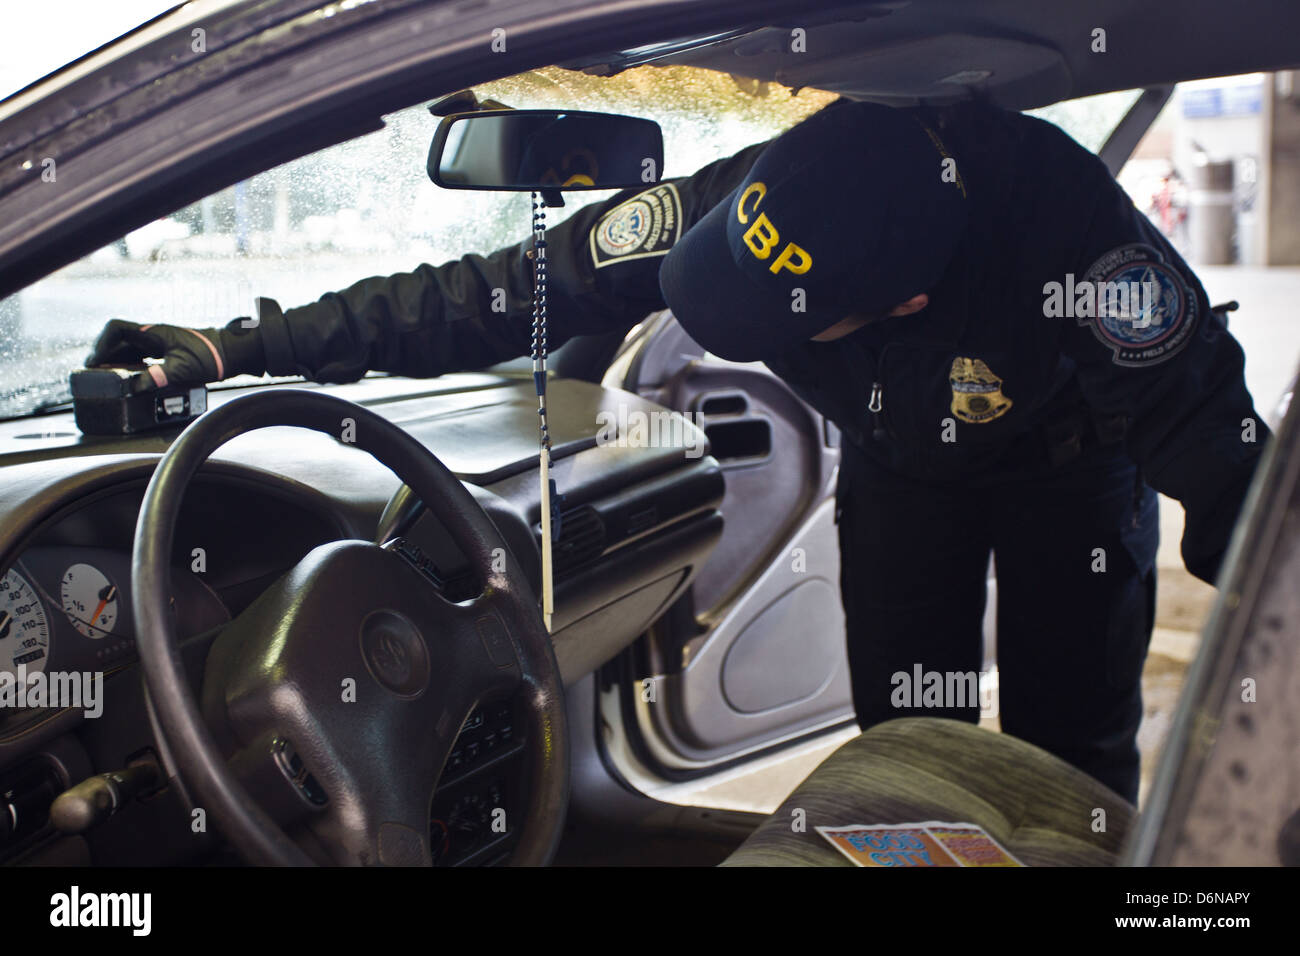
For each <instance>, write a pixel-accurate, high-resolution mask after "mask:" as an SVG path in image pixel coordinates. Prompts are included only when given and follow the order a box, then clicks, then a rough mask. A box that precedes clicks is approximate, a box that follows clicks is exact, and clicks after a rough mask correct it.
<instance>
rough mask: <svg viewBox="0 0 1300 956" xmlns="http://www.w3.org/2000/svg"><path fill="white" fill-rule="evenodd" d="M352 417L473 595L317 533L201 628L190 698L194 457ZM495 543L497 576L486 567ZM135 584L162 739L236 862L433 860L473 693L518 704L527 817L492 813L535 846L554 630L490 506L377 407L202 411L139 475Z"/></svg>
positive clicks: (267, 405) (546, 765)
mask: <svg viewBox="0 0 1300 956" xmlns="http://www.w3.org/2000/svg"><path fill="white" fill-rule="evenodd" d="M349 419H350V420H351V426H350V430H351V431H352V432H353V436H354V437H355V442H354V444H355V445H356V446H357V447H359V448H361V449H363V450H364V451H367V452H369V453H370V454H371V455H372V456H374V458H375V459H376V460H378V461H379V462H381V463H382V464H384V465H385V466H387V467H388V468H390V469H391V470H392V471H393V472H394V473H395V474H396V475H397V476H398V478H400V479H401V480H402V481H404V482H405V483H406V484H407V485H409V486H410V488H411V489H412V490H413V491H414V493H415V494H416V495H417V496H418V497H419V498H420V499H421V500H422V501H424V502H425V503H426V505H427V506H428V508H429V510H430V511H432V512H433V514H434V516H435V517H436V518H437V519H438V520H439V521H440V522H441V523H442V526H443V527H444V528H446V530H447V532H448V533H449V534H450V536H451V538H452V539H453V540H454V541H455V543H456V545H457V547H459V548H460V550H461V552H462V553H463V554H464V555H465V556H466V557H467V558H468V559H469V561H470V564H471V566H472V567H473V568H474V570H475V571H476V572H477V574H478V579H479V581H480V582H482V583H483V584H484V589H483V591H482V593H481V594H479V595H478V596H477V597H475V598H473V599H471V600H468V601H464V602H461V603H452V602H451V601H449V600H447V599H446V598H444V597H443V596H442V594H441V593H440V592H439V591H438V589H437V587H436V586H435V584H434V582H433V581H432V580H431V579H430V578H428V577H427V576H426V575H425V574H423V573H422V572H421V571H419V570H417V569H416V568H415V567H414V566H413V565H412V563H411V562H410V561H408V560H407V559H406V558H405V557H403V556H402V555H401V554H400V553H399V552H398V551H397V550H395V549H393V548H390V547H384V546H382V545H380V544H375V543H371V542H367V541H356V540H348V541H334V542H330V543H328V544H323V545H320V546H319V547H317V548H315V549H314V550H312V551H311V552H310V553H308V554H307V555H306V556H305V557H304V558H303V559H302V560H301V561H300V562H299V563H298V564H297V565H296V566H295V567H294V568H292V569H291V570H290V571H288V572H287V573H286V574H285V575H284V576H283V577H281V578H280V579H279V580H278V581H276V582H275V583H274V584H272V585H271V586H270V587H269V588H268V589H267V590H266V592H264V593H263V594H262V595H261V596H260V597H259V598H258V599H257V600H256V601H254V602H253V604H252V605H250V606H249V607H248V608H247V609H246V610H245V611H244V612H243V613H242V614H240V615H239V617H238V618H236V619H235V620H234V621H232V622H231V623H230V624H229V625H227V626H226V627H225V629H224V630H223V631H222V633H221V634H220V635H219V636H218V637H217V638H216V640H215V642H214V643H213V645H212V648H211V651H210V653H209V655H208V659H207V664H206V667H205V671H204V675H203V689H202V695H201V704H200V701H199V700H196V699H195V694H194V692H193V691H192V689H191V685H190V681H189V679H188V678H187V676H186V670H185V667H184V665H183V663H182V658H181V654H180V648H179V644H178V642H177V637H176V623H175V621H174V618H173V613H172V610H171V608H170V595H171V593H172V592H171V580H170V577H171V571H170V568H171V559H172V538H173V533H174V530H175V528H176V519H177V512H178V510H179V508H180V504H181V500H182V498H183V496H184V494H185V491H186V488H187V486H188V485H189V483H190V481H191V479H192V478H193V477H194V475H195V473H196V471H197V470H198V468H199V467H200V466H201V465H202V464H203V462H204V461H206V460H207V458H208V456H210V455H211V454H212V453H213V452H214V451H215V450H216V449H217V448H219V447H220V446H221V445H223V444H225V443H226V442H227V441H229V440H230V439H232V438H234V437H236V436H238V435H241V434H243V433H245V432H249V431H253V430H255V429H258V428H265V427H268V426H273V425H292V426H297V427H300V428H310V429H313V430H315V431H318V432H323V433H325V434H328V435H331V436H333V437H336V438H338V437H340V435H341V434H343V431H344V429H345V427H348V421H347V420H349ZM496 549H501V550H500V551H496V555H497V556H498V557H499V556H500V555H502V554H504V555H505V556H506V561H505V568H506V570H505V571H498V570H494V565H495V567H500V566H501V564H500V561H496V562H494V561H493V552H494V551H495V550H496ZM131 582H132V585H133V591H134V593H133V595H132V598H133V603H134V608H135V619H136V624H137V631H138V633H137V636H136V645H137V647H138V648H139V653H140V658H141V661H142V663H143V667H144V676H145V685H146V689H147V693H148V697H149V703H150V705H151V707H152V708H153V712H154V715H155V721H154V723H155V732H156V733H161V734H162V736H163V737H164V740H162V741H160V742H159V744H160V747H162V748H163V749H164V750H165V752H168V753H170V755H171V759H172V761H173V762H174V763H175V765H176V770H177V773H178V775H179V777H180V781H181V783H182V785H183V786H184V787H185V788H186V789H187V791H188V793H189V796H190V797H191V799H192V800H193V801H194V803H195V806H197V807H202V808H203V809H204V811H205V813H206V814H207V817H208V819H209V820H210V821H211V822H212V823H214V824H215V826H216V827H217V829H218V830H219V831H220V832H221V833H222V834H223V835H224V836H225V838H226V839H227V840H228V841H229V842H230V843H231V844H232V846H233V847H234V848H235V849H236V851H237V852H239V853H240V855H241V856H242V857H243V858H244V859H245V860H246V861H248V862H250V863H255V864H264V865H265V864H272V865H310V864H313V863H316V862H333V863H338V864H345V865H376V864H378V865H397V866H402V865H406V866H410V865H430V864H431V863H432V853H431V847H430V832H429V827H430V804H431V801H432V798H433V793H434V790H435V789H436V787H437V784H438V781H439V779H440V777H441V775H442V771H443V767H444V764H445V763H446V761H447V757H448V754H449V753H450V752H451V749H452V746H453V744H454V742H455V740H456V737H457V734H458V733H459V731H460V730H461V727H462V724H464V722H465V720H466V718H467V717H468V716H469V715H470V713H471V712H472V711H473V709H474V708H475V707H476V706H477V705H478V704H479V703H480V702H482V701H485V700H492V701H494V702H495V701H499V700H502V699H504V698H506V697H507V696H508V697H510V698H511V699H512V700H514V701H516V702H517V703H518V706H519V707H520V709H521V711H522V712H523V714H524V719H523V730H524V734H525V738H526V739H525V743H524V757H523V763H524V764H525V767H526V773H527V779H526V784H525V786H526V792H527V794H528V798H527V800H526V809H524V810H523V811H522V812H523V815H522V819H520V818H519V816H518V814H519V813H520V811H519V810H515V811H513V812H514V813H515V814H516V817H515V819H514V820H513V821H511V820H506V821H505V823H506V824H507V826H508V827H509V828H510V829H514V828H515V827H520V828H521V832H520V834H519V837H518V843H517V844H516V846H515V850H514V852H513V854H512V856H511V859H510V862H512V863H515V864H525V865H528V864H536V865H540V864H544V863H546V862H547V861H548V860H549V859H550V857H551V855H552V854H553V852H554V849H555V846H556V844H557V842H558V840H559V836H560V832H561V829H562V827H563V824H564V814H565V809H566V807H567V804H568V786H569V741H568V729H567V725H566V720H565V711H564V696H563V689H562V685H561V681H560V676H559V668H558V666H557V664H556V661H555V653H554V650H553V648H552V645H551V640H550V636H549V635H548V634H547V632H546V629H545V627H544V625H543V623H542V620H541V615H540V614H539V612H538V609H537V603H536V600H535V598H534V596H533V593H532V590H531V588H530V587H529V584H528V582H527V579H526V578H525V577H524V576H523V574H522V572H521V570H520V564H519V562H518V561H516V560H515V559H514V557H513V555H511V554H510V551H509V548H508V547H507V546H506V543H505V541H504V540H503V539H502V537H501V535H500V533H499V532H498V531H497V529H496V528H495V526H494V525H493V524H492V522H491V520H490V519H489V518H488V516H487V514H486V513H485V512H484V511H483V509H482V508H481V507H480V506H479V504H478V502H476V501H475V500H474V498H473V497H472V496H471V495H470V493H469V492H468V491H467V490H466V489H465V488H464V486H463V485H461V483H460V481H459V480H458V479H457V478H456V477H455V476H454V475H452V473H451V472H450V471H448V470H447V468H446V466H445V465H443V464H442V462H440V461H439V460H438V459H437V458H436V457H435V456H434V455H432V454H431V453H430V452H429V451H428V450H427V449H425V448H424V447H423V446H422V445H420V444H419V442H417V441H416V440H415V439H414V438H412V437H411V436H410V435H408V434H407V433H406V432H404V431H403V430H402V429H401V428H399V427H398V426H396V425H394V424H393V423H392V422H389V421H387V420H385V419H383V418H381V417H379V416H378V415H376V414H375V413H373V412H371V411H369V410H368V409H365V408H363V407H361V406H359V405H355V404H353V403H352V402H348V401H344V400H343V399H339V398H335V397H333V396H330V395H324V394H321V393H319V392H312V391H308V390H306V389H276V390H271V391H265V392H255V393H252V394H250V395H246V396H241V397H239V398H236V399H234V400H232V401H229V402H226V403H225V404H223V405H221V406H219V407H217V408H215V409H213V410H211V411H209V412H207V413H206V414H204V415H203V416H201V417H200V418H198V419H197V420H195V421H194V422H193V423H192V424H191V425H190V426H189V427H188V428H187V429H186V430H185V432H184V433H183V434H181V436H180V437H179V438H178V439H177V440H176V441H175V442H174V443H173V444H172V446H171V448H170V449H169V450H168V451H167V453H166V454H165V455H164V456H163V458H162V460H161V461H160V462H159V464H158V467H157V469H156V470H155V472H154V474H153V478H152V480H151V481H150V482H149V487H148V488H147V490H146V491H145V495H144V502H143V504H142V506H141V508H140V517H139V520H138V522H137V524H136V530H135V546H134V553H133V555H132V561H131ZM349 687H351V693H349ZM250 790H251V791H254V792H256V793H257V794H258V796H259V798H260V799H259V800H254V799H253V797H252V796H251V795H250ZM291 825H292V826H291ZM291 830H292V832H295V833H296V837H294V838H291V837H290V835H289V832H290V831H291ZM309 849H310V851H311V852H308V850H309Z"/></svg>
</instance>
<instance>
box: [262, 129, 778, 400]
mask: <svg viewBox="0 0 1300 956" xmlns="http://www.w3.org/2000/svg"><path fill="white" fill-rule="evenodd" d="M765 145H766V143H759V144H755V145H754V146H750V147H747V148H746V149H744V150H741V151H740V152H739V153H736V154H735V155H733V156H730V157H728V158H726V159H721V160H718V161H716V162H714V163H711V164H709V165H708V166H705V167H703V168H702V169H701V170H699V171H698V172H696V173H695V174H694V175H692V176H689V177H684V178H679V179H671V180H665V181H664V182H663V183H660V184H659V185H657V186H651V187H648V188H647V189H631V190H625V191H623V192H620V193H619V194H617V195H615V196H613V197H611V198H610V199H608V200H605V201H603V202H599V203H593V204H591V205H589V206H586V207H583V208H582V209H579V210H578V211H577V212H575V213H574V214H573V215H571V216H569V217H568V218H567V219H566V220H564V221H563V222H561V223H559V224H558V225H556V226H554V227H553V228H551V229H548V231H547V277H548V282H547V301H548V309H547V314H548V343H549V346H550V347H551V348H558V347H559V346H560V345H562V344H563V343H564V342H565V341H567V340H568V339H569V338H571V337H572V336H575V335H583V334H592V333H600V332H610V331H615V330H626V329H629V328H631V327H632V326H633V325H635V324H636V323H637V322H639V321H641V320H642V319H643V318H645V316H646V315H648V314H649V313H651V312H654V311H656V310H658V309H662V308H664V307H665V304H664V301H663V296H662V294H661V293H660V291H659V279H658V276H659V265H660V262H661V261H662V258H663V256H664V255H665V254H666V253H667V252H668V249H669V248H671V246H672V243H673V242H675V241H676V239H677V238H678V237H679V236H680V235H681V233H682V232H684V231H685V230H686V229H687V228H689V227H690V226H691V225H692V224H693V223H694V222H696V221H697V220H698V219H700V218H701V217H702V216H703V215H704V214H705V213H706V212H708V211H709V209H711V208H712V207H713V206H714V205H716V204H717V203H718V202H719V201H720V200H722V199H723V198H724V197H725V196H726V195H727V194H728V193H729V192H730V191H731V190H732V189H734V188H735V187H736V186H737V185H738V184H739V183H740V180H741V179H743V178H744V176H745V174H746V173H747V172H748V171H749V168H750V166H752V165H753V162H754V159H755V158H756V157H757V155H758V153H759V152H761V150H762V149H763V147H764V146H765ZM638 197H641V198H643V199H645V200H647V201H646V202H645V203H643V204H642V205H640V206H634V207H626V208H624V209H622V210H621V212H622V213H623V215H622V216H621V217H619V218H618V219H617V221H615V222H607V221H606V220H605V217H606V216H607V215H612V216H619V212H620V210H619V207H620V206H622V205H623V204H624V203H628V202H629V201H631V200H634V199H636V198H638ZM552 215H554V213H552ZM521 225H526V224H523V223H521ZM602 226H609V227H611V228H610V229H608V230H606V233H605V237H604V240H603V242H598V241H597V240H598V238H601V237H600V236H599V235H597V233H598V232H599V230H600V229H601V227H602ZM614 227H617V228H614ZM531 247H532V239H531V237H529V238H528V239H526V240H524V241H522V242H519V243H517V244H515V245H513V246H509V247H507V248H505V249H500V250H498V251H496V252H494V253H492V254H491V255H488V256H480V255H467V256H464V257H463V258H461V259H458V260H455V261H453V262H448V263H446V264H444V265H441V266H436V267H435V266H430V265H421V266H418V267H416V268H415V269H414V270H413V271H412V272H405V273H400V274H397V275H392V276H387V277H374V278H369V279H363V280H361V281H360V282H357V283H356V284H354V285H351V286H349V287H348V288H346V289H344V290H342V291H341V292H331V293H328V294H327V295H324V296H322V297H321V298H320V300H319V301H317V302H315V303H312V304H311V305H306V306H302V307H300V308H294V309H288V310H285V311H281V310H280V307H279V305H278V304H277V303H275V302H274V301H273V300H269V299H262V300H261V303H260V312H259V317H260V319H261V328H262V340H263V347H264V349H265V351H266V357H267V371H269V372H270V373H271V374H276V375H302V376H305V377H306V378H309V379H313V380H315V381H318V382H351V381H355V380H357V379H359V378H360V377H361V376H362V375H364V374H365V373H366V372H367V371H371V370H373V371H384V372H394V373H397V374H401V375H411V376H417V377H428V376H435V375H441V374H443V373H445V372H451V371H457V370H465V369H477V368H484V367H486V366H488V365H492V364H494V363H496V362H501V361H505V360H508V359H512V358H517V357H518V356H521V355H526V354H528V353H529V352H530V350H531V337H532V312H533V265H532V260H531V259H529V258H528V257H527V255H526V251H527V250H528V249H530V248H531ZM498 289H500V290H503V291H502V293H500V294H498V293H497V292H496V291H495V290H498ZM494 301H495V302H497V303H500V304H503V305H504V311H500V305H498V310H497V311H494V310H493V304H494Z"/></svg>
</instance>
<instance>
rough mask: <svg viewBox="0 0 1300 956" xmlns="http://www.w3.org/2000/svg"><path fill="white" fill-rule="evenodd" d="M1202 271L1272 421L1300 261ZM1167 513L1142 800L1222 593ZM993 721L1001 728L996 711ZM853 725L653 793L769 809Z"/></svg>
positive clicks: (1292, 346)
mask: <svg viewBox="0 0 1300 956" xmlns="http://www.w3.org/2000/svg"><path fill="white" fill-rule="evenodd" d="M1196 272H1197V275H1198V276H1199V277H1200V279H1201V282H1202V284H1203V285H1204V286H1205V289H1206V292H1207V294H1208V295H1209V297H1210V301H1211V302H1212V303H1213V304H1215V305H1218V304H1220V303H1223V302H1227V301H1229V300H1232V299H1236V300H1237V301H1238V302H1239V303H1240V304H1241V308H1240V309H1239V310H1238V311H1236V312H1234V313H1232V314H1231V316H1230V318H1229V327H1230V329H1231V331H1232V333H1233V335H1234V336H1236V338H1237V340H1238V341H1239V342H1240V343H1241V345H1242V348H1243V349H1244V351H1245V353H1246V384H1247V386H1248V387H1249V388H1250V391H1251V394H1252V396H1254V399H1255V406H1256V409H1257V411H1258V412H1259V413H1260V415H1262V416H1263V417H1264V418H1265V420H1267V421H1271V422H1274V423H1275V421H1276V420H1275V418H1274V410H1275V408H1276V406H1277V404H1278V402H1279V400H1280V399H1281V398H1282V395H1283V393H1284V392H1285V390H1286V389H1287V387H1288V385H1289V384H1290V382H1291V380H1292V377H1293V376H1294V374H1295V372H1296V367H1297V360H1300V320H1298V319H1297V316H1296V310H1295V304H1296V303H1297V302H1300V268H1272V269H1265V268H1254V267H1242V266H1205V267H1201V268H1199V269H1197V270H1196ZM1160 523H1161V535H1160V551H1159V554H1158V556H1157V566H1158V568H1159V572H1158V573H1159V584H1158V586H1157V609H1156V628H1155V631H1154V633H1153V635H1152V639H1151V647H1150V650H1149V652H1148V655H1147V663H1146V667H1145V669H1144V671H1143V676H1142V688H1143V698H1144V703H1145V711H1146V712H1145V715H1144V718H1143V721H1142V726H1141V727H1140V728H1139V730H1138V746H1139V748H1140V750H1141V752H1142V783H1141V791H1140V795H1139V804H1140V803H1141V802H1142V801H1143V800H1144V799H1145V796H1146V793H1147V791H1148V789H1149V787H1150V783H1151V777H1152V774H1153V773H1154V771H1155V767H1156V764H1157V760H1158V757H1159V753H1160V749H1161V747H1162V746H1163V745H1164V741H1165V738H1166V736H1167V735H1168V733H1169V727H1170V723H1171V721H1172V718H1173V712H1174V708H1175V706H1176V704H1177V702H1178V695H1179V693H1180V692H1181V690H1182V685H1183V679H1184V677H1185V675H1186V671H1187V667H1188V665H1189V664H1190V663H1191V661H1192V659H1193V657H1194V656H1195V654H1196V651H1197V649H1198V647H1199V645H1200V631H1201V628H1202V627H1203V625H1204V623H1205V620H1206V617H1207V616H1208V614H1209V610H1210V607H1211V605H1212V603H1213V601H1214V597H1215V594H1216V592H1215V589H1214V588H1213V587H1211V586H1210V585H1208V584H1206V583H1205V582H1203V581H1200V580H1198V579H1197V578H1194V577H1192V575H1190V574H1189V573H1188V572H1187V571H1186V569H1185V568H1184V567H1183V563H1182V557H1181V555H1180V553H1179V550H1178V549H1179V541H1180V540H1181V538H1182V530H1183V509H1182V506H1181V505H1180V504H1179V503H1178V502H1177V501H1174V500H1172V499H1169V498H1164V497H1163V496H1162V497H1161V501H1160ZM986 723H988V724H990V725H991V729H996V721H986ZM854 735H855V731H841V732H839V733H836V734H834V735H833V736H830V737H826V738H822V739H819V740H817V741H813V742H810V743H807V744H804V745H802V746H799V747H796V748H791V749H790V750H788V751H786V752H784V753H782V754H780V755H779V756H777V757H774V758H767V759H765V760H762V761H760V762H756V763H754V764H753V765H751V766H749V767H745V768H741V769H737V770H732V771H730V772H727V773H725V774H721V775H718V776H715V777H711V778H709V779H706V780H698V781H692V782H691V783H689V784H678V785H673V786H669V787H665V788H663V789H661V790H656V791H655V796H657V797H658V798H659V799H662V800H668V801H670V802H674V803H684V804H695V805H700V806H712V807H723V808H728V809H736V810H752V811H756V812H759V813H770V812H772V811H773V810H774V809H776V807H778V806H779V805H780V804H781V802H782V801H783V800H784V799H785V798H786V797H787V796H788V795H789V793H790V792H791V791H792V790H793V789H794V788H795V787H796V786H797V785H798V784H799V783H800V781H802V780H803V779H804V778H805V777H806V776H807V775H808V774H809V773H810V772H811V771H812V770H813V769H814V768H815V767H816V766H817V765H818V764H819V763H821V761H823V760H824V759H826V757H828V756H829V755H830V754H831V753H832V752H833V751H834V750H835V749H836V748H837V747H839V746H840V745H841V744H842V743H844V742H845V741H846V740H848V739H850V738H851V737H853V736H854Z"/></svg>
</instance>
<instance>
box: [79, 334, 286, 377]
mask: <svg viewBox="0 0 1300 956" xmlns="http://www.w3.org/2000/svg"><path fill="white" fill-rule="evenodd" d="M248 321H249V320H248V319H246V318H241V319H232V320H231V322H230V323H229V324H228V325H227V326H226V327H225V328H224V329H186V328H181V327H180V326H175V325H139V324H138V323H135V322H127V321H125V320H123V319H112V320H111V321H110V322H109V323H108V325H106V326H105V327H104V331H103V332H101V333H100V335H99V340H98V341H97V342H95V348H94V350H93V351H92V352H91V353H90V355H88V356H86V367H87V368H92V367H93V366H96V365H138V364H140V363H141V362H143V361H144V359H145V358H160V359H162V360H163V361H162V363H161V364H160V365H150V366H149V368H148V369H147V370H146V371H144V372H141V373H139V374H138V375H136V376H135V378H134V379H133V380H132V382H131V388H132V390H133V391H136V392H142V391H148V390H150V389H154V388H162V387H163V386H166V385H181V386H194V385H203V384H206V383H208V382H218V381H220V380H221V379H224V378H230V377H231V376H234V375H261V374H262V373H263V372H265V371H266V355H265V353H264V351H263V348H262V335H261V330H260V329H259V328H257V327H256V326H254V327H252V328H245V327H244V323H245V322H248Z"/></svg>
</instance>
